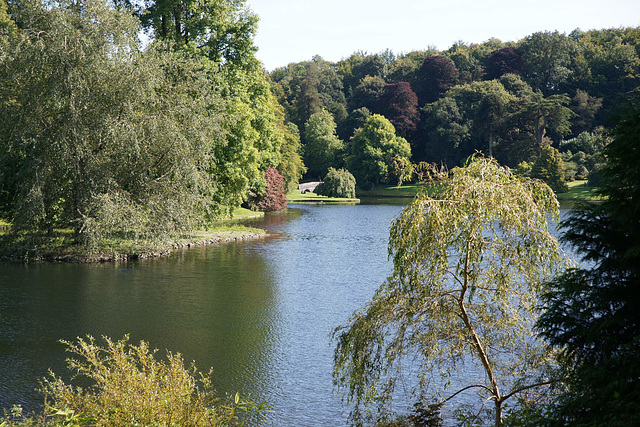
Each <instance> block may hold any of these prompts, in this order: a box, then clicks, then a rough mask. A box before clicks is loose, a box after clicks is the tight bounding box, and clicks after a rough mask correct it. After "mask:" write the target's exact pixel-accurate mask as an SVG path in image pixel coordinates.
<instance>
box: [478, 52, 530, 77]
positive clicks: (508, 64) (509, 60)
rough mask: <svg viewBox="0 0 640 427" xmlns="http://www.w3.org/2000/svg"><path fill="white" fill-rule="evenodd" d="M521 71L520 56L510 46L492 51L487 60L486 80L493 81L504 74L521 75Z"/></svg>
mask: <svg viewBox="0 0 640 427" xmlns="http://www.w3.org/2000/svg"><path fill="white" fill-rule="evenodd" d="M522 70H523V63H522V55H520V52H518V51H517V50H516V49H515V48H514V47H512V46H506V47H503V48H500V49H498V50H496V51H494V52H493V53H492V54H491V55H489V57H488V58H487V67H486V76H485V78H486V79H487V80H494V79H497V78H499V77H500V76H502V75H504V74H517V75H521V74H522Z"/></svg>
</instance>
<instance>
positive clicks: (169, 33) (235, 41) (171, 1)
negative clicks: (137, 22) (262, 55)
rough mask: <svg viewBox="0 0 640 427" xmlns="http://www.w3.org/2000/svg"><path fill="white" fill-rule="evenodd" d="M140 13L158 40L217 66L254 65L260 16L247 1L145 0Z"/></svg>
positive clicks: (241, 66)
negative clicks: (169, 41)
mask: <svg viewBox="0 0 640 427" xmlns="http://www.w3.org/2000/svg"><path fill="white" fill-rule="evenodd" d="M138 14H139V15H140V17H141V21H142V23H143V26H144V28H146V29H147V30H153V34H154V36H155V37H156V38H157V39H161V40H172V41H174V42H175V43H176V44H178V45H180V46H184V47H186V48H188V49H189V50H192V51H196V52H199V53H201V54H203V55H204V56H206V57H207V58H209V59H210V60H211V61H213V62H214V63H215V64H216V65H218V66H221V67H222V66H224V67H235V68H247V67H249V68H251V67H253V66H254V65H255V58H254V54H255V52H256V50H257V49H256V47H255V45H254V43H253V38H254V37H255V32H256V28H257V24H258V17H257V15H255V14H254V13H253V12H251V10H249V9H248V8H247V6H246V2H245V0H198V1H196V0H145V2H144V5H143V6H142V7H140V10H139V11H138Z"/></svg>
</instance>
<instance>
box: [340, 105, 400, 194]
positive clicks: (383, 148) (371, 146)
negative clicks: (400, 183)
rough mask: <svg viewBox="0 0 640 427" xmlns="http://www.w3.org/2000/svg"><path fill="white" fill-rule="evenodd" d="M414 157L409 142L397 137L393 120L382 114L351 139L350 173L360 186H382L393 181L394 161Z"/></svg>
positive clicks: (349, 153) (372, 119)
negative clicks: (381, 184)
mask: <svg viewBox="0 0 640 427" xmlns="http://www.w3.org/2000/svg"><path fill="white" fill-rule="evenodd" d="M410 157H411V147H410V146H409V143H408V142H407V140H406V139H404V138H402V137H400V136H397V135H396V130H395V128H394V127H393V125H392V124H391V122H390V121H389V120H387V119H386V118H385V117H384V116H381V115H379V114H374V115H372V116H370V117H369V118H368V119H367V121H366V122H365V123H364V126H363V127H362V129H359V130H358V131H356V133H355V135H354V136H353V138H352V139H351V145H350V146H349V152H348V155H347V156H346V159H345V160H346V163H347V169H349V172H351V173H352V174H353V176H355V178H356V181H357V182H358V183H359V184H360V185H365V184H366V183H370V184H371V183H375V184H379V183H380V182H386V181H388V180H390V179H391V178H392V174H393V171H394V168H393V159H394V158H404V159H407V160H408V159H409V158H410Z"/></svg>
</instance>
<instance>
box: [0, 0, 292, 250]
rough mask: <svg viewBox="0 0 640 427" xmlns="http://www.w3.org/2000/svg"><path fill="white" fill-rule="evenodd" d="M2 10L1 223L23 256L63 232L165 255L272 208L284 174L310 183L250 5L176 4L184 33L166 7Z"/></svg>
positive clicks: (286, 182) (98, 3)
mask: <svg viewBox="0 0 640 427" xmlns="http://www.w3.org/2000/svg"><path fill="white" fill-rule="evenodd" d="M1 4H2V8H1V9H0V13H1V14H2V19H1V21H2V25H3V31H2V32H1V33H0V49H1V52H0V61H1V67H0V83H1V84H0V92H1V93H0V99H1V101H0V115H1V116H2V118H3V120H2V121H1V123H0V217H1V218H2V219H3V220H4V221H6V222H8V223H10V224H11V230H10V232H9V234H8V235H5V236H4V238H5V239H11V238H15V240H16V241H17V243H19V241H20V240H22V239H24V238H26V237H27V236H28V239H29V244H28V245H27V246H28V248H29V252H24V253H23V254H22V255H24V256H29V255H28V253H31V249H34V248H35V249H38V248H40V247H42V245H44V244H45V241H46V240H47V237H46V236H50V235H52V234H53V233H54V232H56V230H65V233H66V230H70V232H69V233H68V234H65V238H64V239H62V240H61V242H64V244H67V243H71V244H73V245H78V246H83V247H85V248H89V249H90V248H96V247H101V246H102V245H103V243H104V242H107V241H110V240H113V239H122V240H123V241H134V242H137V243H145V244H150V242H151V243H155V242H158V243H162V242H166V241H168V240H171V239H174V238H176V237H178V236H183V235H186V234H189V233H190V232H193V231H194V230H199V229H206V228H208V227H209V226H210V225H211V224H212V223H213V221H215V220H216V219H220V218H224V217H228V216H230V215H231V214H232V213H233V211H234V209H235V208H237V207H239V206H240V205H241V204H242V203H244V202H245V201H247V199H248V198H249V196H250V195H255V196H258V197H261V196H263V195H264V193H265V191H266V189H267V188H268V184H269V176H270V174H271V172H270V171H275V170H276V168H280V170H281V171H282V174H279V173H278V176H279V177H280V178H281V180H282V181H281V182H280V185H281V186H291V185H292V184H291V183H292V182H294V183H297V180H298V178H299V176H300V173H301V172H302V170H303V169H302V168H303V165H302V162H301V159H300V156H299V154H298V151H299V150H298V146H297V144H298V140H297V139H296V137H295V136H294V135H292V134H290V132H289V130H288V128H287V126H286V125H285V124H284V122H283V113H282V110H281V108H280V107H279V106H278V104H277V102H276V100H275V98H274V97H273V96H272V94H271V91H270V88H269V84H268V82H267V79H266V76H265V74H264V72H263V71H262V69H261V66H260V63H259V62H258V61H257V60H256V59H255V56H254V53H255V47H254V45H253V37H254V34H255V26H256V21H257V17H256V16H255V15H254V14H252V13H251V11H250V10H249V9H248V8H247V7H246V5H245V4H244V2H218V1H211V2H205V3H198V2H190V3H189V5H187V4H186V3H179V4H178V3H176V4H175V5H174V6H175V7H174V6H172V10H173V11H174V12H173V13H174V15H175V17H176V19H173V18H171V19H170V17H169V16H168V15H166V16H165V15H164V14H165V13H167V12H166V11H165V9H164V6H161V2H160V3H157V4H147V5H146V6H147V7H146V8H145V9H140V10H138V9H135V8H134V9H131V8H127V7H121V6H115V5H114V4H112V3H110V2H105V1H102V0H90V1H87V2H81V3H78V2H73V1H69V2H66V1H62V2H55V3H47V2H41V1H39V0H29V1H26V2H13V1H8V2H6V3H5V1H4V0H1ZM7 6H8V7H7ZM180 8H184V9H182V10H179V9H180ZM192 8H198V11H197V13H196V12H195V11H194V10H192ZM183 15H184V16H187V15H189V16H190V18H189V19H184V20H180V19H179V17H180V16H183ZM143 29H146V30H148V31H150V33H149V34H150V37H151V39H150V43H149V44H148V45H146V46H145V47H144V48H143V47H142V46H141V44H140V43H139V41H138V34H139V33H140V32H141V30H143ZM254 206H255V205H254ZM17 247H20V245H19V244H17V245H14V246H13V248H14V249H15V248H17ZM11 255H13V254H11ZM17 255H18V256H21V254H17Z"/></svg>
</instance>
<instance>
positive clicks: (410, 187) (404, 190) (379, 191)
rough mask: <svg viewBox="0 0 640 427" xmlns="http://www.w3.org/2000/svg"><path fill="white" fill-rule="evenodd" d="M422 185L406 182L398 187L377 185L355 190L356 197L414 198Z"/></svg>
mask: <svg viewBox="0 0 640 427" xmlns="http://www.w3.org/2000/svg"><path fill="white" fill-rule="evenodd" d="M423 187H424V185H422V184H406V185H402V186H401V187H398V186H396V185H379V186H377V187H375V188H373V189H372V190H368V191H365V190H360V189H358V190H357V191H356V193H357V195H358V197H405V198H406V197H410V198H414V197H415V196H416V194H418V192H419V191H420V190H421V189H422V188H423Z"/></svg>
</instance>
